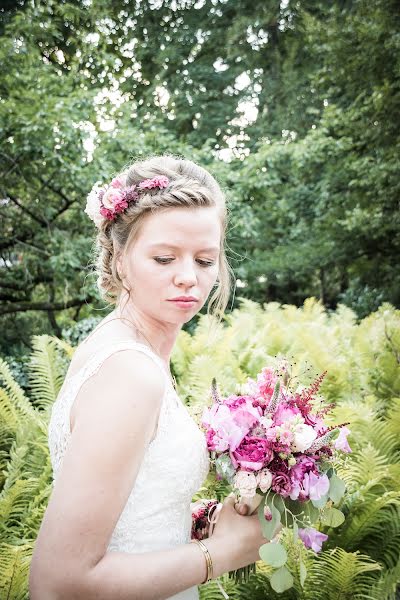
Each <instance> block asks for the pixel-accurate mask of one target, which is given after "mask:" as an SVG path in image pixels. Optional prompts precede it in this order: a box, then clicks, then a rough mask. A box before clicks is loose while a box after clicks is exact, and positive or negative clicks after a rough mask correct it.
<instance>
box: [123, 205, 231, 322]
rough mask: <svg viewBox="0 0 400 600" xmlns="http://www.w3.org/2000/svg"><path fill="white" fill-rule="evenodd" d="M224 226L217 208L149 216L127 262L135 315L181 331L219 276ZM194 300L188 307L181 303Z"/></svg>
mask: <svg viewBox="0 0 400 600" xmlns="http://www.w3.org/2000/svg"><path fill="white" fill-rule="evenodd" d="M220 237H221V223H220V218H219V215H218V209H217V208H216V207H199V208H169V209H166V210H165V211H163V212H158V213H155V214H151V213H150V214H149V215H147V217H146V218H145V219H144V221H143V222H142V225H141V227H140V231H139V234H138V237H137V238H136V240H135V241H134V242H133V243H132V244H131V245H130V247H129V249H128V252H127V253H126V254H125V256H124V259H123V272H124V273H125V274H126V277H127V280H128V281H127V283H128V285H129V287H130V288H131V289H132V291H131V299H132V302H133V304H134V306H135V308H136V309H138V310H139V311H140V312H142V313H144V314H147V315H148V316H149V317H150V318H154V319H156V320H158V321H164V322H169V323H174V324H176V325H178V324H183V323H186V322H187V321H189V320H190V319H191V318H192V317H193V316H194V315H195V314H196V313H197V312H199V310H200V309H201V308H202V306H203V305H204V303H205V302H206V300H207V297H208V295H209V294H210V292H211V290H212V288H213V285H214V284H215V282H216V279H217V276H218V270H219V269H218V257H219V252H220ZM180 296H192V297H194V298H196V299H197V302H186V303H184V304H182V303H180V304H179V303H178V302H177V301H175V302H174V301H172V300H173V299H174V298H176V297H180Z"/></svg>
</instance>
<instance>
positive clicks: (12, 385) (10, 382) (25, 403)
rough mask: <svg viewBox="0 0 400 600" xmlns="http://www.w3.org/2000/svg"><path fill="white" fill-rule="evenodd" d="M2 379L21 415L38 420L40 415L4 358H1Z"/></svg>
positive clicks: (0, 378)
mask: <svg viewBox="0 0 400 600" xmlns="http://www.w3.org/2000/svg"><path fill="white" fill-rule="evenodd" d="M0 380H2V381H3V388H4V389H5V391H6V392H7V394H8V397H9V399H10V401H11V402H12V405H13V407H14V408H15V410H16V411H17V412H18V414H19V416H20V417H29V418H30V419H32V421H36V420H37V418H38V417H37V414H36V411H35V409H34V408H33V407H32V405H31V403H30V402H29V400H28V398H27V397H26V396H25V394H24V391H23V389H22V388H21V386H19V385H18V383H17V382H16V380H15V379H14V377H13V375H12V373H11V370H10V367H9V366H8V364H7V363H6V361H5V360H3V359H2V358H0Z"/></svg>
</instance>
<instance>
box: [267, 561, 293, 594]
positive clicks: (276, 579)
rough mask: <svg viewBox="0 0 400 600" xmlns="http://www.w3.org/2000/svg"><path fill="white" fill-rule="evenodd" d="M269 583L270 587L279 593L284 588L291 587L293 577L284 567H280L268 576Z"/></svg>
mask: <svg viewBox="0 0 400 600" xmlns="http://www.w3.org/2000/svg"><path fill="white" fill-rule="evenodd" d="M269 581H270V584H271V587H272V589H273V590H274V591H275V592H277V593H278V594H281V593H282V592H285V591H286V590H288V589H290V588H291V587H293V577H292V574H291V573H290V571H289V570H288V569H287V568H286V567H285V566H283V567H281V568H280V569H278V570H277V571H275V572H274V573H273V574H272V575H271V578H270V580H269Z"/></svg>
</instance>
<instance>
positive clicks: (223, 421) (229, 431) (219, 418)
mask: <svg viewBox="0 0 400 600" xmlns="http://www.w3.org/2000/svg"><path fill="white" fill-rule="evenodd" d="M201 422H202V425H204V426H206V428H207V433H208V431H209V428H211V429H212V430H213V433H212V436H207V444H208V449H209V450H216V451H217V452H224V451H225V450H228V448H230V449H231V450H232V449H233V450H234V449H236V447H237V446H238V445H239V444H240V442H241V441H242V440H243V438H244V436H245V435H246V433H247V431H246V430H245V431H243V429H241V428H240V427H239V425H237V423H235V422H234V420H233V418H232V413H231V411H230V410H229V408H228V407H227V406H225V405H224V404H213V406H212V407H211V408H208V407H206V408H205V409H204V411H203V415H202V419H201Z"/></svg>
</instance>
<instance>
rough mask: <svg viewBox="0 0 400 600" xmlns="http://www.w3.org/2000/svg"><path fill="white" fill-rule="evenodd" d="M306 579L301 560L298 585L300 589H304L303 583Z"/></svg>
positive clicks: (304, 568)
mask: <svg viewBox="0 0 400 600" xmlns="http://www.w3.org/2000/svg"><path fill="white" fill-rule="evenodd" d="M306 577H307V569H306V565H305V564H304V563H303V561H302V560H301V561H300V584H301V587H304V582H305V580H306Z"/></svg>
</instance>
